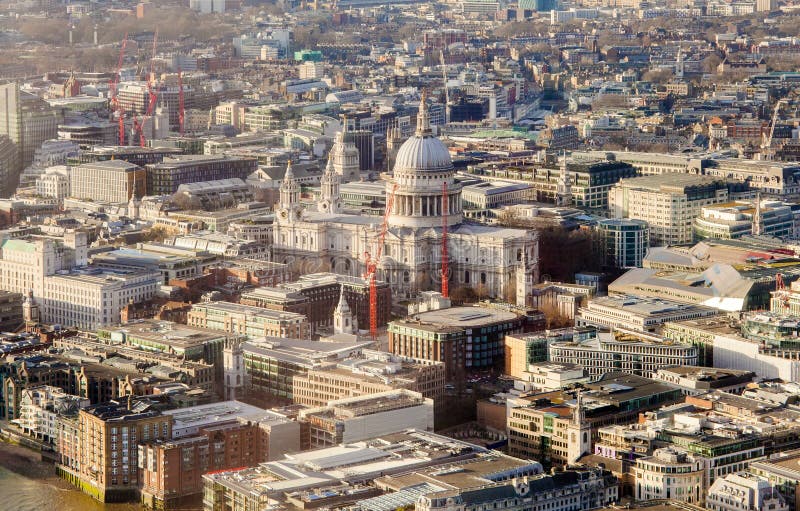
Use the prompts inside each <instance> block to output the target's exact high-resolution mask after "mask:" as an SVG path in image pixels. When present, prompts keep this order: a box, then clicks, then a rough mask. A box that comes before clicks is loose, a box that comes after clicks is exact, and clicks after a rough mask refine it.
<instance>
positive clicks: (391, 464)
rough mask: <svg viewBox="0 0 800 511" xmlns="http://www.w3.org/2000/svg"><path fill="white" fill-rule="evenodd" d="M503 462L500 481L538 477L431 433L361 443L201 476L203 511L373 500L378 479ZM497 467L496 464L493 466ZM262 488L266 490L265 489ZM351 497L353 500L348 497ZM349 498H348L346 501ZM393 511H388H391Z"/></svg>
mask: <svg viewBox="0 0 800 511" xmlns="http://www.w3.org/2000/svg"><path fill="white" fill-rule="evenodd" d="M498 458H500V459H508V460H510V462H505V463H503V464H502V465H503V466H504V467H505V470H503V475H505V474H508V477H513V476H514V475H516V474H518V473H519V474H526V473H530V474H534V473H541V465H539V464H538V463H535V462H533V463H526V462H523V461H521V460H514V459H513V458H509V457H508V456H504V455H502V454H497V453H494V452H491V453H490V452H488V451H487V450H486V449H484V448H482V447H478V446H476V445H472V444H469V443H466V442H462V441H459V440H454V439H452V438H447V437H444V436H440V435H436V434H434V433H431V432H424V431H416V430H408V431H405V432H402V433H395V434H391V435H385V436H383V437H378V438H373V439H370V440H367V441H362V442H356V443H351V444H343V445H339V446H336V447H328V448H323V449H316V450H312V451H308V452H302V453H295V454H288V455H287V456H286V457H285V458H284V459H283V460H280V461H272V462H268V463H262V464H260V465H259V466H257V467H254V468H246V469H243V470H236V471H229V472H220V473H216V474H206V475H204V476H203V480H204V485H205V488H204V494H203V506H204V507H205V509H232V510H233V509H236V510H239V509H259V508H263V507H264V506H265V505H266V503H268V502H277V503H285V502H287V500H289V499H293V500H294V502H297V504H298V505H300V506H303V505H304V504H303V502H312V501H313V502H314V505H324V504H328V505H331V504H333V503H337V501H338V499H348V498H349V499H351V500H350V501H351V502H352V501H353V500H357V499H359V496H363V497H360V498H368V497H374V496H377V495H378V494H379V492H378V491H375V490H374V489H372V490H370V489H369V488H370V485H368V484H367V483H370V482H371V481H372V480H373V479H375V478H378V477H386V476H391V475H393V474H396V473H404V472H410V471H412V470H415V469H422V468H425V467H435V466H438V465H442V464H452V463H457V462H459V461H468V462H469V461H472V460H475V461H476V462H478V461H480V460H487V461H488V460H495V459H498ZM494 466H495V467H497V464H494ZM265 483H267V484H265ZM354 494H355V495H356V496H355V497H353V495H354ZM348 495H349V496H348ZM305 505H309V504H305ZM392 509H394V508H392Z"/></svg>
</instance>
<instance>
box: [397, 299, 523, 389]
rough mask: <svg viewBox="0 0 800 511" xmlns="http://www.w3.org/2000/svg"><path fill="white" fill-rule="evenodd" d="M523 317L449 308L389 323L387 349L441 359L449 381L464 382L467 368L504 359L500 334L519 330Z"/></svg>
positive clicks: (497, 311)
mask: <svg viewBox="0 0 800 511" xmlns="http://www.w3.org/2000/svg"><path fill="white" fill-rule="evenodd" d="M523 325H524V318H523V317H522V316H520V315H518V314H516V313H514V312H511V311H505V310H502V309H490V308H487V307H451V308H449V309H441V310H434V311H428V312H422V313H419V314H415V315H414V316H412V317H410V318H408V319H405V320H399V321H392V322H390V323H389V328H388V334H389V351H390V352H392V353H394V354H396V355H401V356H404V357H411V358H417V359H422V360H429V361H431V362H442V363H444V366H445V375H446V376H445V377H446V379H447V381H448V382H463V381H464V378H465V375H466V373H467V372H468V371H479V370H485V369H489V368H492V367H495V366H497V365H499V364H500V363H501V361H503V360H504V358H503V337H504V336H505V335H506V334H515V333H519V332H521V331H522V329H523Z"/></svg>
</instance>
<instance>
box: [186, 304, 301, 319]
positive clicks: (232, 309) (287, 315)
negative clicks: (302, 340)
mask: <svg viewBox="0 0 800 511" xmlns="http://www.w3.org/2000/svg"><path fill="white" fill-rule="evenodd" d="M195 309H207V310H209V311H218V312H225V313H227V314H245V315H248V316H254V317H261V318H266V319H268V320H273V321H281V320H286V321H290V320H295V321H297V320H304V319H305V318H306V317H305V316H304V315H303V314H297V313H295V312H286V311H278V310H272V309H265V308H263V307H254V306H251V305H242V304H240V303H231V302H204V303H198V304H195V305H194V306H192V310H193V311H194V310H195Z"/></svg>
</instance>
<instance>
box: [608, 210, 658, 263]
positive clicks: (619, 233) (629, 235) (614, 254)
mask: <svg viewBox="0 0 800 511" xmlns="http://www.w3.org/2000/svg"><path fill="white" fill-rule="evenodd" d="M597 228H598V229H599V230H600V232H601V233H602V234H603V237H604V239H605V242H606V246H605V253H606V260H607V261H608V263H609V264H610V265H611V266H614V267H617V268H640V267H641V266H642V261H643V260H644V256H645V253H646V252H647V249H648V248H649V247H650V228H649V226H648V224H647V222H645V221H643V220H622V219H608V220H601V221H599V222H598V223H597Z"/></svg>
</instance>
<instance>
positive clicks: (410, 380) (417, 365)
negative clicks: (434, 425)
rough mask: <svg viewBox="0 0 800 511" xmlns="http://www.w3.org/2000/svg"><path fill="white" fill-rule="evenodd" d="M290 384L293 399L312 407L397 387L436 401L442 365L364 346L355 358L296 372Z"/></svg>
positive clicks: (441, 393) (441, 391)
mask: <svg viewBox="0 0 800 511" xmlns="http://www.w3.org/2000/svg"><path fill="white" fill-rule="evenodd" d="M292 386H293V389H292V396H293V399H294V402H295V403H297V404H301V405H306V406H312V407H319V406H325V405H326V404H328V403H329V402H331V401H335V400H338V399H343V398H349V397H358V396H365V395H372V394H377V393H379V392H386V391H389V390H392V389H400V388H403V389H408V390H412V391H415V392H419V393H420V394H422V395H423V396H424V397H426V398H430V399H433V400H434V405H436V404H441V402H440V400H441V398H443V397H444V390H445V389H444V386H445V368H444V364H443V363H431V362H427V361H422V360H419V359H413V358H404V357H400V356H397V355H391V354H388V353H384V352H379V351H373V350H366V349H365V350H362V351H361V353H360V354H359V356H357V357H355V358H352V359H343V360H336V361H335V363H331V364H330V365H329V366H327V367H325V366H322V367H320V368H319V369H309V370H308V371H307V372H306V373H303V374H297V375H295V376H294V378H293V379H292Z"/></svg>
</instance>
